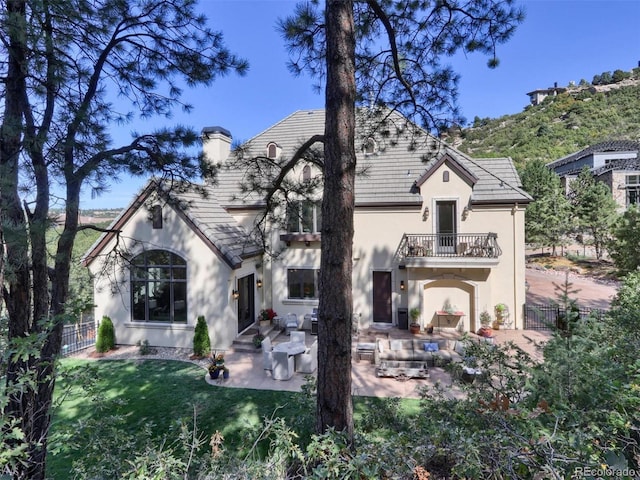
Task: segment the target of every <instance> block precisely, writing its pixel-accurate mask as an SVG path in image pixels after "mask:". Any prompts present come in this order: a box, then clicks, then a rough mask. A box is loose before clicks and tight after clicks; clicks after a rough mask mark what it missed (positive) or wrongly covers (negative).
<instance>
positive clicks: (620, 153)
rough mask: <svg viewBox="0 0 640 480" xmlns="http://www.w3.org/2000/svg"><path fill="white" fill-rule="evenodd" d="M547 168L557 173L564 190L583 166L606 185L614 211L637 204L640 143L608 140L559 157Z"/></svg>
mask: <svg viewBox="0 0 640 480" xmlns="http://www.w3.org/2000/svg"><path fill="white" fill-rule="evenodd" d="M547 167H548V168H550V169H551V170H553V171H554V172H555V173H557V174H558V175H559V176H560V180H561V182H562V184H563V187H564V189H565V191H566V192H567V193H569V191H570V190H571V182H572V181H573V180H575V179H576V178H577V177H578V174H579V173H580V171H581V170H582V169H583V168H585V167H586V168H588V169H589V171H590V172H591V174H592V175H593V177H594V178H595V179H596V180H597V181H599V182H603V183H604V184H605V185H607V186H608V187H609V190H610V191H611V194H612V195H613V199H614V200H615V201H616V203H617V204H618V210H619V211H624V210H626V209H627V208H628V207H629V206H630V205H634V204H638V203H640V142H636V141H633V140H611V141H608V142H601V143H597V144H595V145H591V146H589V147H587V148H584V149H582V150H580V151H578V152H574V153H572V154H570V155H567V156H565V157H562V158H559V159H558V160H554V161H553V162H550V163H548V164H547Z"/></svg>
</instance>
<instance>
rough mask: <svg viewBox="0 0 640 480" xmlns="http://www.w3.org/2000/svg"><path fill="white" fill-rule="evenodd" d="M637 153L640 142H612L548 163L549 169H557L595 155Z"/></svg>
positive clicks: (596, 145) (639, 149)
mask: <svg viewBox="0 0 640 480" xmlns="http://www.w3.org/2000/svg"><path fill="white" fill-rule="evenodd" d="M634 151H635V152H637V151H640V142H635V141H633V140H611V141H608V142H602V143H597V144H595V145H591V146H590V147H587V148H584V149H582V150H580V151H579V152H575V153H572V154H570V155H567V156H566V157H562V158H560V159H558V160H554V161H553V162H549V163H547V167H548V168H551V169H555V168H557V167H561V166H563V165H567V164H570V163H573V162H576V161H578V160H580V159H581V158H584V157H588V156H589V155H593V154H594V153H607V152H634Z"/></svg>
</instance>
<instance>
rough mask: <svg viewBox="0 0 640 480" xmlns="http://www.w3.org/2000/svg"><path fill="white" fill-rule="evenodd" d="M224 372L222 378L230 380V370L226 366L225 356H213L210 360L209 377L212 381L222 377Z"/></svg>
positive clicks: (220, 354) (219, 354)
mask: <svg viewBox="0 0 640 480" xmlns="http://www.w3.org/2000/svg"><path fill="white" fill-rule="evenodd" d="M220 372H222V378H229V369H228V368H227V367H226V366H225V364H224V354H222V353H218V354H215V353H214V354H213V355H212V356H211V358H210V360H209V376H210V377H211V379H212V380H215V379H217V378H218V377H220Z"/></svg>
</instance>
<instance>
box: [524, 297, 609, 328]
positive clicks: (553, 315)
mask: <svg viewBox="0 0 640 480" xmlns="http://www.w3.org/2000/svg"><path fill="white" fill-rule="evenodd" d="M570 310H571V309H570ZM572 312H577V313H579V315H580V319H585V318H587V317H589V316H590V315H596V316H597V317H598V318H601V317H602V316H603V315H604V314H605V313H606V310H602V309H599V308H590V307H576V308H575V310H573V311H572ZM566 318H567V309H565V308H564V307H562V306H560V305H553V304H550V305H544V304H531V303H527V304H525V306H524V328H525V330H552V329H554V328H560V329H562V328H563V326H564V325H563V322H565V321H566Z"/></svg>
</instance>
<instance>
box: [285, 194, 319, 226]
mask: <svg viewBox="0 0 640 480" xmlns="http://www.w3.org/2000/svg"><path fill="white" fill-rule="evenodd" d="M321 226H322V208H321V204H320V203H319V202H312V201H311V200H302V201H296V202H290V203H289V204H288V205H287V231H288V232H289V233H316V232H320V231H321Z"/></svg>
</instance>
